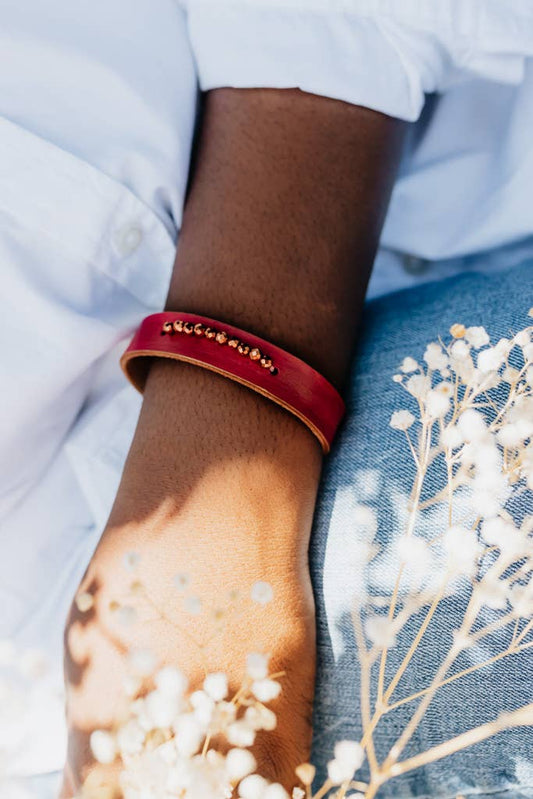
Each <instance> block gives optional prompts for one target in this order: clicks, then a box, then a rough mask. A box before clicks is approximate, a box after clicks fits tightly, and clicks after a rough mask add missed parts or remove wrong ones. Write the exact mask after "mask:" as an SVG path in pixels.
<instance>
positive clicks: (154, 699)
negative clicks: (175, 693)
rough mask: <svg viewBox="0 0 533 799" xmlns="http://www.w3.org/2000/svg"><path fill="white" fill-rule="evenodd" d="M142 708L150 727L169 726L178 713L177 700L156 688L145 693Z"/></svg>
mask: <svg viewBox="0 0 533 799" xmlns="http://www.w3.org/2000/svg"><path fill="white" fill-rule="evenodd" d="M144 710H145V713H146V716H147V717H148V719H149V720H150V722H151V727H152V729H158V728H162V727H170V725H171V724H172V722H173V721H174V719H175V718H176V716H177V714H178V710H179V700H178V698H177V697H170V696H169V695H168V694H164V693H163V692H162V691H160V690H159V689H157V688H156V690H155V691H150V693H149V694H147V695H146V697H145V700H144Z"/></svg>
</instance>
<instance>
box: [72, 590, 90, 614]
mask: <svg viewBox="0 0 533 799" xmlns="http://www.w3.org/2000/svg"><path fill="white" fill-rule="evenodd" d="M75 602H76V607H77V608H78V610H79V611H80V613H87V611H88V610H91V608H92V607H93V605H94V597H93V595H92V594H89V592H88V591H80V593H79V594H76V599H75Z"/></svg>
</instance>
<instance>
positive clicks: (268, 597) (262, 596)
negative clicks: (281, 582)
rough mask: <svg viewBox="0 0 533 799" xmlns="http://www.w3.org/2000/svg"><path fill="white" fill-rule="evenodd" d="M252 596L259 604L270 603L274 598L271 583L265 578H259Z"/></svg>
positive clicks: (253, 588) (253, 587)
mask: <svg viewBox="0 0 533 799" xmlns="http://www.w3.org/2000/svg"><path fill="white" fill-rule="evenodd" d="M251 597H252V600H253V601H254V602H257V603H258V604H259V605H268V603H269V602H271V601H272V599H273V598H274V591H273V589H272V586H271V585H270V583H267V582H265V581H264V580H258V582H256V583H254V584H253V586H252V590H251Z"/></svg>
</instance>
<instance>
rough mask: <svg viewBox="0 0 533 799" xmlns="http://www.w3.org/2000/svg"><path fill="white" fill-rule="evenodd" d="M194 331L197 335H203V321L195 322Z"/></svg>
mask: <svg viewBox="0 0 533 799" xmlns="http://www.w3.org/2000/svg"><path fill="white" fill-rule="evenodd" d="M194 332H195V333H196V335H197V336H203V335H204V326H203V324H202V323H201V322H197V324H195V326H194Z"/></svg>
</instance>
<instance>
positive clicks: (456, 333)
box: [450, 322, 466, 338]
mask: <svg viewBox="0 0 533 799" xmlns="http://www.w3.org/2000/svg"><path fill="white" fill-rule="evenodd" d="M450 334H451V335H452V336H453V337H454V338H463V336H464V335H465V334H466V327H465V326H464V325H462V324H460V323H459V322H456V323H455V324H454V325H452V326H451V327H450Z"/></svg>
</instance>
